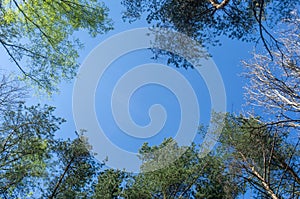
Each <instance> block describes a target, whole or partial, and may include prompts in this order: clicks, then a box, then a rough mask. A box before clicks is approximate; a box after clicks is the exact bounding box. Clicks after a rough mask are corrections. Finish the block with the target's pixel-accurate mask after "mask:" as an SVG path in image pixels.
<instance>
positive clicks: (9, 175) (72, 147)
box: [0, 76, 103, 199]
mask: <svg viewBox="0 0 300 199" xmlns="http://www.w3.org/2000/svg"><path fill="white" fill-rule="evenodd" d="M26 93H27V89H26V87H21V86H20V85H19V82H18V81H17V80H14V79H11V78H9V77H5V76H3V78H2V79H1V83H0V116H1V123H0V198H4V199H5V198H74V197H82V198H83V197H85V198H86V197H88V196H90V195H91V194H92V187H93V183H94V180H95V179H96V175H98V170H99V169H100V168H101V167H102V165H103V164H102V163H99V162H97V161H96V159H95V158H94V157H93V154H92V153H91V152H90V149H91V148H90V147H89V145H88V144H87V140H86V139H85V137H83V136H82V135H81V134H77V135H78V138H76V139H74V140H70V139H68V140H63V139H59V138H58V137H57V131H58V130H59V128H60V125H61V124H62V123H64V122H65V120H64V119H62V118H60V117H57V116H55V115H54V111H55V108H54V107H51V106H48V105H44V106H41V105H35V106H30V107H27V106H25V104H24V103H25V102H24V101H25V99H26Z"/></svg>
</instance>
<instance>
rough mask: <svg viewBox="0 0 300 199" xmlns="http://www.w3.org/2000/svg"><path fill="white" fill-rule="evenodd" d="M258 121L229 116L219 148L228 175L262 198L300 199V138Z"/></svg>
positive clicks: (285, 129)
mask: <svg viewBox="0 0 300 199" xmlns="http://www.w3.org/2000/svg"><path fill="white" fill-rule="evenodd" d="M288 134H289V132H288V129H287V128H282V127H276V126H267V125H266V124H264V123H261V122H260V121H258V120H257V119H256V118H245V117H243V116H239V117H236V116H233V115H228V116H227V117H226V124H225V127H224V129H223V132H222V135H221V138H220V140H219V142H220V144H219V145H218V149H217V151H218V154H219V155H218V156H220V157H222V159H223V162H224V164H225V165H226V168H227V169H228V173H229V174H228V175H231V176H232V177H233V178H234V179H235V181H236V182H239V183H240V184H245V186H247V187H248V190H249V189H250V190H254V191H255V196H257V197H258V198H272V199H278V198H299V195H300V178H299V177H300V167H299V160H300V156H299V155H300V153H299V152H300V148H299V141H300V138H299V137H297V138H292V139H290V138H289V136H288Z"/></svg>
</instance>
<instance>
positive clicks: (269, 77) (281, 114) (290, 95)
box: [244, 11, 300, 128]
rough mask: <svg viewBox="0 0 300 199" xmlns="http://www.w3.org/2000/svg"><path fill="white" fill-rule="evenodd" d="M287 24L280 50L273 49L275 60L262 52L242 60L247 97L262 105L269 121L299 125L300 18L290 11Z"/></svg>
mask: <svg viewBox="0 0 300 199" xmlns="http://www.w3.org/2000/svg"><path fill="white" fill-rule="evenodd" d="M287 23H288V27H287V28H286V30H284V31H282V32H281V33H280V39H279V41H280V43H281V44H282V48H281V50H280V51H279V50H277V51H272V54H273V55H274V60H271V59H270V58H269V57H268V56H266V55H265V54H260V53H254V55H253V56H254V57H253V59H252V60H250V61H247V62H246V61H245V62H244V66H245V67H246V71H247V72H246V73H245V76H246V78H248V79H249V81H250V83H249V84H248V85H247V86H246V89H247V99H248V102H249V103H250V104H252V105H255V106H259V107H262V109H263V110H264V112H265V113H269V114H266V116H268V117H269V119H270V121H269V123H270V124H281V125H283V126H289V127H294V128H299V127H300V115H299V114H300V66H299V63H300V45H299V42H300V29H299V25H300V18H299V16H298V13H297V12H296V11H295V12H294V13H293V18H291V19H289V20H287Z"/></svg>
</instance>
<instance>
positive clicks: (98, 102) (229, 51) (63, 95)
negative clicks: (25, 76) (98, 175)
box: [0, 0, 252, 165]
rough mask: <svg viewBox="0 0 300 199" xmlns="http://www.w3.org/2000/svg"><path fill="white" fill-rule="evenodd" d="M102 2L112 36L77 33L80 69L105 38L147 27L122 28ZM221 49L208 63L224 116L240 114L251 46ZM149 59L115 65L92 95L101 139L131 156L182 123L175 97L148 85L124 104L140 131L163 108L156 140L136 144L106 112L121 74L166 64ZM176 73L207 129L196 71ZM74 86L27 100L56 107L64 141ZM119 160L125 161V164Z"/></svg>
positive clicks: (143, 55)
mask: <svg viewBox="0 0 300 199" xmlns="http://www.w3.org/2000/svg"><path fill="white" fill-rule="evenodd" d="M104 2H105V4H106V5H107V6H108V7H109V9H110V17H111V18H112V20H113V22H114V30H112V31H110V32H109V33H107V34H105V35H100V36H98V37H96V38H89V36H88V34H86V33H83V32H80V33H78V36H79V37H80V39H81V41H82V42H83V43H84V45H85V48H84V49H83V50H82V51H81V52H80V58H79V61H80V62H81V63H83V62H84V60H86V59H87V57H88V55H89V54H90V53H91V51H92V49H94V48H95V47H96V46H97V45H99V44H100V43H101V42H102V41H104V40H105V39H107V38H109V37H110V36H112V35H115V34H117V33H121V32H123V31H126V30H129V29H132V28H139V27H147V26H149V25H148V24H147V23H146V21H145V20H144V19H141V20H139V21H137V22H135V23H133V24H129V23H127V22H123V20H122V19H121V12H122V10H124V8H123V7H122V6H121V4H120V1H111V0H110V1H109V0H106V1H104ZM221 43H222V46H216V47H210V48H209V50H208V51H209V53H210V54H211V55H212V59H213V61H214V62H215V64H216V66H217V67H218V69H219V71H220V74H221V77H222V79H223V81H224V86H225V90H226V97H227V98H226V101H227V111H229V112H240V111H242V109H243V107H242V104H244V100H243V88H242V87H243V86H244V84H245V80H244V79H243V78H242V77H240V74H241V72H242V66H241V62H240V61H241V60H243V59H248V58H250V52H251V51H252V47H251V46H252V45H249V44H247V43H244V42H239V41H235V40H229V39H227V38H222V39H221ZM122 45H123V44H121V43H120V46H122ZM108 51H109V49H108ZM151 56H152V53H151V52H150V51H147V50H140V51H134V52H131V53H128V54H126V55H124V56H121V57H120V58H119V59H117V60H115V61H114V62H113V63H112V64H111V65H110V67H109V69H108V70H107V71H106V73H105V74H104V75H103V78H102V79H101V80H100V82H99V84H98V87H97V92H96V94H95V112H96V115H97V119H98V121H99V123H100V125H101V127H102V128H103V131H104V132H105V135H106V136H107V138H108V139H109V140H110V141H111V142H112V143H113V144H114V146H116V147H119V148H120V149H122V150H125V151H129V152H132V153H136V152H137V150H138V148H139V147H140V146H141V144H142V143H143V142H149V143H150V144H159V142H160V141H162V140H163V138H165V137H174V136H176V131H177V129H178V128H179V124H180V120H181V118H180V114H181V112H180V106H179V102H178V99H176V96H175V95H174V93H172V92H171V91H170V89H165V88H163V87H162V86H159V85H156V84H152V85H147V86H143V87H141V88H139V89H138V90H136V92H134V93H133V95H132V98H131V99H130V103H129V104H130V106H129V110H130V114H131V117H132V120H133V121H134V122H135V123H136V124H138V125H140V126H147V124H149V123H150V118H149V115H148V110H149V108H150V107H151V106H152V105H154V104H161V105H162V106H163V107H164V108H165V111H166V113H167V119H166V121H165V123H164V124H165V126H163V128H162V129H161V130H160V132H159V133H157V134H156V135H155V136H151V137H146V138H136V137H134V136H130V135H128V134H125V133H124V132H122V130H121V129H120V128H119V127H118V126H117V125H116V122H115V120H114V118H113V116H112V112H111V110H110V108H111V106H110V103H111V101H110V99H109V98H110V97H111V93H112V90H113V89H114V85H115V84H116V82H117V81H118V80H119V79H120V78H121V77H122V75H123V73H126V71H128V70H130V69H132V68H133V67H135V66H138V65H141V64H147V63H157V64H165V63H164V62H163V61H164V60H152V59H151ZM6 58H7V56H6V55H5V54H4V53H1V63H0V67H5V68H6V66H7V65H8V61H7V59H6ZM99 61H101V57H99ZM175 70H176V71H177V72H179V73H181V74H182V75H183V76H184V77H185V78H186V79H187V80H188V81H189V82H190V84H191V85H192V87H193V89H194V90H195V93H196V96H197V98H198V100H199V101H198V103H199V109H200V123H204V124H208V122H209V118H210V106H211V102H210V97H209V93H208V89H207V86H206V85H205V82H204V81H203V79H202V78H201V76H199V75H197V74H196V72H195V70H192V69H189V70H185V69H182V68H180V69H175ZM159 75H160V74H157V76H159ZM141 78H142V77H141ZM74 82H75V80H74V81H70V82H65V83H62V84H61V86H60V93H59V94H54V96H53V97H52V98H51V99H45V98H39V97H32V98H31V99H30V100H29V101H28V103H29V104H32V103H37V102H39V103H47V104H49V105H52V106H55V107H57V111H56V113H57V115H59V116H61V117H63V118H65V119H66V120H67V123H65V124H64V125H63V126H62V128H61V131H60V132H59V136H60V137H64V138H68V137H70V138H74V137H75V134H74V131H75V130H76V127H75V123H74V120H73V112H72V92H73V86H74ZM83 106H84V105H83ZM83 117H86V118H89V116H86V115H84V116H83ZM121 119H122V118H121ZM77 130H79V129H77ZM87 130H88V129H87ZM92 131H93V130H92ZM122 160H124V161H126V160H125V159H122ZM121 165H122V164H121Z"/></svg>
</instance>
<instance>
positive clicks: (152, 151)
mask: <svg viewBox="0 0 300 199" xmlns="http://www.w3.org/2000/svg"><path fill="white" fill-rule="evenodd" d="M169 143H174V140H172V139H171V138H170V139H166V140H165V141H164V142H163V143H162V144H160V145H158V146H153V147H150V146H149V145H148V144H144V145H143V147H142V148H141V149H140V152H139V154H140V156H141V159H142V160H143V165H142V167H141V171H142V172H141V173H139V174H125V173H122V172H120V171H112V170H108V171H107V172H106V173H105V174H102V175H100V176H99V182H98V184H97V189H96V190H95V193H96V194H98V196H100V195H101V193H102V194H103V191H104V190H105V191H106V192H105V193H109V190H110V191H111V192H110V194H111V195H110V196H114V197H107V198H118V197H123V198H145V199H146V198H164V199H165V198H234V197H236V196H237V195H238V194H239V193H240V191H242V190H241V189H240V188H239V187H238V186H235V184H233V182H232V181H231V179H230V178H228V177H227V175H226V170H225V167H224V165H223V164H222V162H221V161H220V160H221V159H218V158H214V157H212V156H207V157H206V158H203V159H201V158H199V157H198V150H197V147H196V145H192V146H190V147H188V148H186V147H180V146H178V145H177V144H174V145H173V149H171V151H169V152H168V153H156V152H157V150H159V149H161V148H164V147H165V146H166V145H168V144H169ZM182 149H184V150H186V151H185V153H184V154H183V155H182V156H180V157H178V159H176V160H175V161H173V162H172V163H170V164H167V165H164V167H163V168H161V169H158V170H155V171H150V172H143V171H147V170H148V171H149V169H148V168H147V167H149V166H150V167H151V169H152V168H153V166H154V165H153V164H165V163H164V162H165V161H166V159H168V157H166V156H170V157H174V154H177V153H178V152H179V153H180V151H181V150H182ZM155 167H160V166H155ZM114 178H115V179H114ZM107 182H108V184H107ZM108 186H109V187H111V188H112V189H108ZM121 187H122V188H123V190H120V189H121ZM113 190H114V191H113Z"/></svg>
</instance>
